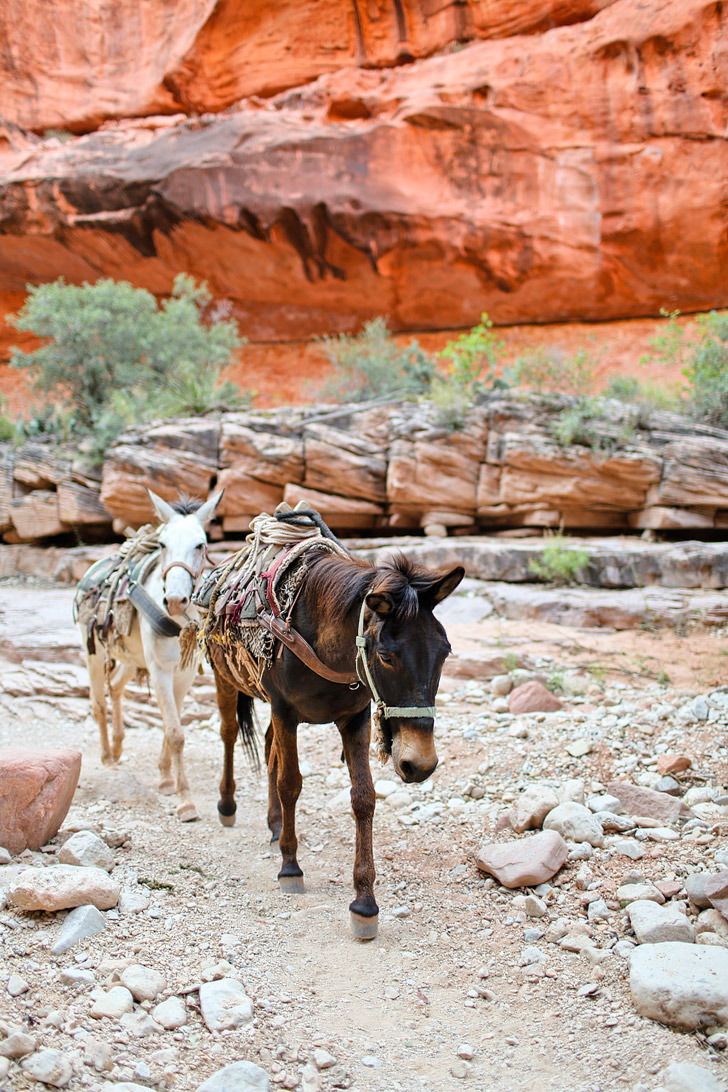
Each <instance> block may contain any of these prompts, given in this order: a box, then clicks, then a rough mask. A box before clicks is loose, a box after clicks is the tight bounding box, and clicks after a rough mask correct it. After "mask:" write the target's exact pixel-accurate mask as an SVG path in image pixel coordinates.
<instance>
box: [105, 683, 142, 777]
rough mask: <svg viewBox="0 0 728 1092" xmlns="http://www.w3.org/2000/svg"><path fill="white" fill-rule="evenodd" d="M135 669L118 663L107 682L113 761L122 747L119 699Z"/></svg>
mask: <svg viewBox="0 0 728 1092" xmlns="http://www.w3.org/2000/svg"><path fill="white" fill-rule="evenodd" d="M135 670H136V669H135V668H133V667H129V666H128V665H127V664H119V665H118V667H117V668H116V671H115V672H114V673H113V675H112V677H111V681H110V684H109V690H110V692H111V726H112V731H113V750H112V752H111V753H112V756H113V759H114V762H118V761H119V759H120V758H121V752H122V750H123V747H124V718H123V715H122V710H121V700H122V698H123V697H124V690H125V689H126V684H127V683H128V682H129V681H130V680H131V679H132V678H133V676H134V673H135Z"/></svg>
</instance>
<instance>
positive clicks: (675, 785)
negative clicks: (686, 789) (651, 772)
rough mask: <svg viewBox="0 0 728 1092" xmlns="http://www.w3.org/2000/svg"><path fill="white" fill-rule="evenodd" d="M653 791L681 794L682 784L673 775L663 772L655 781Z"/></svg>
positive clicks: (669, 794) (672, 794) (671, 794)
mask: <svg viewBox="0 0 728 1092" xmlns="http://www.w3.org/2000/svg"><path fill="white" fill-rule="evenodd" d="M654 788H655V792H666V793H667V794H668V796H682V785H681V784H680V782H679V781H676V780H675V778H674V777H671V776H670V775H669V774H665V776H664V777H661V778H660V780H659V781H657V782H656V783H655V786H654Z"/></svg>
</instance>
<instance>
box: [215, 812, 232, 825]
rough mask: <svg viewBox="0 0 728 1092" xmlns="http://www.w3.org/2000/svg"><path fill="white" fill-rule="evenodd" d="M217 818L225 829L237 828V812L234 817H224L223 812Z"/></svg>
mask: <svg viewBox="0 0 728 1092" xmlns="http://www.w3.org/2000/svg"><path fill="white" fill-rule="evenodd" d="M217 817H218V819H219V820H220V822H221V823H222V825H223V826H224V827H234V826H235V812H233V813H232V815H223V814H222V812H218V813H217Z"/></svg>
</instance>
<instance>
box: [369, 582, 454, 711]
mask: <svg viewBox="0 0 728 1092" xmlns="http://www.w3.org/2000/svg"><path fill="white" fill-rule="evenodd" d="M366 606H367V601H366V596H365V597H364V601H363V603H362V605H361V611H360V613H359V629H358V631H357V635H356V673H357V675H358V676H359V680H360V681H361V683H362V685H363V686H368V687H369V690H370V692H371V695H372V701H373V702H374V704H375V705H376V707H377V713H378V714H379V716H380V717H385V718H386V719H388V718H389V717H412V718H416V717H432V718H433V719H434V717H435V706H434V705H385V703H384V699H383V698H382V697H381V695H380V693H379V691H378V690H377V687H376V684H375V682H374V679H373V677H372V673H371V670H370V668H369V661H368V659H367V639H366V637H365V636H364V611H365V610H366Z"/></svg>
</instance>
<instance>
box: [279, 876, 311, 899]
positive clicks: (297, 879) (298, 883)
mask: <svg viewBox="0 0 728 1092" xmlns="http://www.w3.org/2000/svg"><path fill="white" fill-rule="evenodd" d="M278 883H279V884H280V885H281V891H282V892H283V893H284V895H305V893H306V886H305V884H304V882H303V876H279V877H278Z"/></svg>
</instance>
